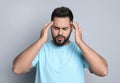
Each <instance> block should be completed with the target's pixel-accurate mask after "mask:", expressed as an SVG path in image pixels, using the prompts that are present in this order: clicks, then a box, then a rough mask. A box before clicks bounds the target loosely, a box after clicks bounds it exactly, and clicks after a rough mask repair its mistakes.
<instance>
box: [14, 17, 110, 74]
mask: <svg viewBox="0 0 120 83" xmlns="http://www.w3.org/2000/svg"><path fill="white" fill-rule="evenodd" d="M49 28H51V34H52V36H53V37H54V38H55V40H53V43H54V44H56V45H57V44H58V43H59V44H60V45H67V44H68V43H69V40H67V41H66V42H65V43H64V44H63V42H64V41H65V39H66V38H68V37H69V35H70V34H71V32H72V30H75V42H76V44H77V45H78V46H79V48H80V49H81V51H82V53H83V56H84V57H85V59H86V60H87V61H88V63H89V65H90V68H89V69H90V71H91V72H93V73H94V74H96V75H98V76H105V75H107V73H108V65H107V62H106V60H105V59H104V58H103V57H102V56H100V55H99V54H98V53H97V52H95V51H94V50H93V49H92V48H90V47H89V46H88V45H87V44H86V43H85V42H84V41H83V40H82V31H81V27H80V26H79V25H78V24H77V23H72V22H71V21H70V20H69V18H68V17H65V18H60V17H55V18H54V20H53V22H50V23H46V24H45V26H44V27H43V29H42V31H41V35H40V39H39V40H37V41H36V42H35V43H34V44H33V45H31V46H30V47H28V48H27V49H26V50H24V51H23V52H21V53H20V54H19V55H18V56H17V57H16V58H15V60H14V62H13V72H14V73H16V74H23V73H25V72H27V71H28V70H29V69H30V68H31V67H32V61H33V59H34V58H35V56H36V54H37V53H38V51H39V50H40V48H41V47H42V45H43V44H44V43H45V42H46V41H47V39H48V29H49ZM55 41H56V42H57V43H55Z"/></svg>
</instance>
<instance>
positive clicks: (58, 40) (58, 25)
mask: <svg viewBox="0 0 120 83" xmlns="http://www.w3.org/2000/svg"><path fill="white" fill-rule="evenodd" d="M51 21H53V26H52V28H51V34H52V37H53V41H54V43H55V44H56V45H58V46H62V45H65V44H67V43H68V42H69V37H70V35H71V32H72V27H71V23H72V22H73V14H72V11H71V10H70V9H69V8H67V7H58V8H56V9H55V10H54V11H53V12H52V15H51Z"/></svg>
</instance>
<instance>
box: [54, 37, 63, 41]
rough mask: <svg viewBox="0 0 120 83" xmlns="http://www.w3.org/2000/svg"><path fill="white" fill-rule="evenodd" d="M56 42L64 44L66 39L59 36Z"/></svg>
mask: <svg viewBox="0 0 120 83" xmlns="http://www.w3.org/2000/svg"><path fill="white" fill-rule="evenodd" d="M56 40H57V41H59V42H63V41H64V37H61V36H59V37H57V38H56Z"/></svg>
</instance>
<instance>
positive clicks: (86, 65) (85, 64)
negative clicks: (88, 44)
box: [83, 57, 89, 69]
mask: <svg viewBox="0 0 120 83" xmlns="http://www.w3.org/2000/svg"><path fill="white" fill-rule="evenodd" d="M83 65H84V68H87V69H89V64H88V62H87V61H86V59H85V58H84V57H83Z"/></svg>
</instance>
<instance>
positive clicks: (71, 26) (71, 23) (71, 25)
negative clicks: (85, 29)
mask: <svg viewBox="0 0 120 83" xmlns="http://www.w3.org/2000/svg"><path fill="white" fill-rule="evenodd" d="M70 28H71V32H72V31H73V22H70Z"/></svg>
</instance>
